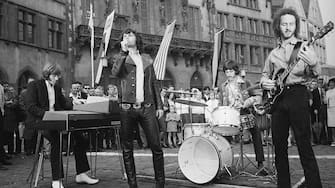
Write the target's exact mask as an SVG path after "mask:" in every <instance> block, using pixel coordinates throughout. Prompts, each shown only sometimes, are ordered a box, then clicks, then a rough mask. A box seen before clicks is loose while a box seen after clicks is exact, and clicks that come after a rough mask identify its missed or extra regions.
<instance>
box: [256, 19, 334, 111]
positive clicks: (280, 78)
mask: <svg viewBox="0 0 335 188" xmlns="http://www.w3.org/2000/svg"><path fill="white" fill-rule="evenodd" d="M333 28H334V23H333V22H331V21H330V22H328V23H327V24H326V25H325V26H323V27H322V28H321V29H320V30H319V31H318V32H317V33H316V35H315V36H313V37H312V38H311V39H310V40H308V42H307V45H308V46H309V45H311V44H313V43H314V42H315V41H316V40H318V39H321V38H322V37H324V36H325V35H326V34H327V33H329V32H330V31H331V30H333ZM299 48H300V47H299ZM294 51H295V50H293V52H292V53H294ZM298 51H300V49H298ZM298 51H297V52H298ZM297 54H298V53H296V54H293V56H292V57H291V58H294V59H293V60H292V61H291V63H290V64H289V65H288V67H287V68H286V69H285V68H282V69H280V70H278V71H277V73H275V74H274V75H273V78H272V79H273V80H275V85H276V87H275V88H273V89H272V90H269V91H265V90H264V93H263V105H262V106H261V107H260V108H261V109H262V110H265V112H266V113H272V112H273V109H274V107H275V106H276V104H277V102H278V98H279V97H280V96H281V95H282V93H283V90H284V87H285V82H286V79H287V77H288V75H289V74H290V73H291V71H292V70H293V68H294V67H295V66H296V64H297V63H298V62H299V60H300V58H299V57H297ZM291 58H290V60H291Z"/></svg>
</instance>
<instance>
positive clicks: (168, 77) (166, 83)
mask: <svg viewBox="0 0 335 188" xmlns="http://www.w3.org/2000/svg"><path fill="white" fill-rule="evenodd" d="M163 86H164V87H170V86H174V87H175V82H174V79H173V77H172V75H171V73H170V72H169V71H168V70H166V72H165V77H164V80H163Z"/></svg>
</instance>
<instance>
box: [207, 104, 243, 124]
mask: <svg viewBox="0 0 335 188" xmlns="http://www.w3.org/2000/svg"><path fill="white" fill-rule="evenodd" d="M212 121H213V124H214V125H217V126H219V127H221V126H229V127H230V126H236V127H239V126H240V112H239V111H238V110H236V109H234V108H231V107H228V106H219V107H218V108H217V109H216V110H214V111H213V112H212Z"/></svg>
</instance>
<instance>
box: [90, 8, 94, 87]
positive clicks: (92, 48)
mask: <svg viewBox="0 0 335 188" xmlns="http://www.w3.org/2000/svg"><path fill="white" fill-rule="evenodd" d="M89 27H91V85H92V88H94V54H93V53H94V51H93V50H94V23H93V5H92V2H91V3H90V19H89Z"/></svg>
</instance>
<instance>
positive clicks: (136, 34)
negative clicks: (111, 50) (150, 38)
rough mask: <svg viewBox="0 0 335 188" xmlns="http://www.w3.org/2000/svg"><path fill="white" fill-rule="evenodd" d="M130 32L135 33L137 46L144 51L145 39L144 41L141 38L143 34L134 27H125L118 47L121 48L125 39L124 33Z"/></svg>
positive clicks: (140, 50)
mask: <svg viewBox="0 0 335 188" xmlns="http://www.w3.org/2000/svg"><path fill="white" fill-rule="evenodd" d="M129 33H134V35H135V36H136V48H137V50H138V51H139V53H142V52H143V41H142V38H141V36H140V35H139V34H138V33H137V32H136V31H135V30H134V29H131V28H127V29H125V30H124V31H123V32H122V33H121V35H120V38H119V41H118V43H117V44H116V47H117V48H118V49H121V41H122V40H123V35H124V34H129Z"/></svg>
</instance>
